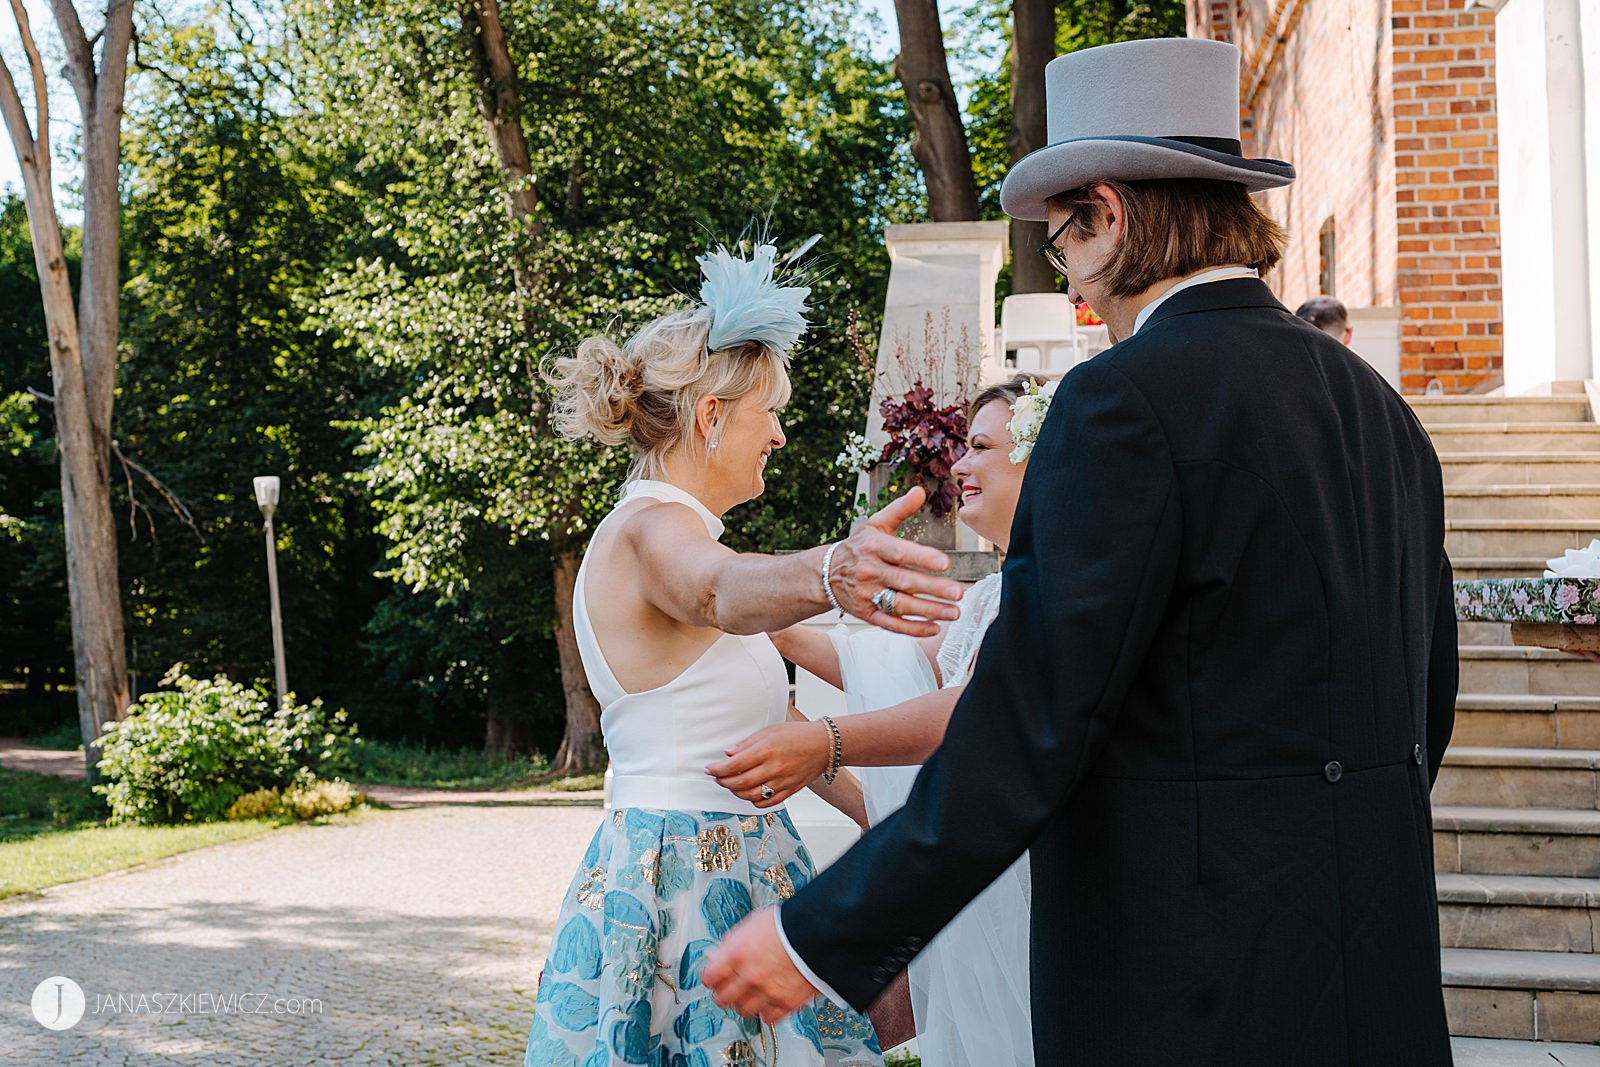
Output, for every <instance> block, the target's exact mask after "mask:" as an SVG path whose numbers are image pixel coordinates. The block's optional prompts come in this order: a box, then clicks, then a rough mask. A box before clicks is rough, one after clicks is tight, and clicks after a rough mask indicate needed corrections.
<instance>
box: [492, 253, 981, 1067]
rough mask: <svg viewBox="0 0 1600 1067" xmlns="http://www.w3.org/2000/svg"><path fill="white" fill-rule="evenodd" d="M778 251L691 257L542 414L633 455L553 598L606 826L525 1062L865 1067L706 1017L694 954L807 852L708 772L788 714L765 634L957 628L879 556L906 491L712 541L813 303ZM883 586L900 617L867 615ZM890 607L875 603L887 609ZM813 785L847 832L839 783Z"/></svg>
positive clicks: (846, 1033)
mask: <svg viewBox="0 0 1600 1067" xmlns="http://www.w3.org/2000/svg"><path fill="white" fill-rule="evenodd" d="M775 256H776V252H775V250H774V249H773V247H772V246H771V245H765V244H763V245H760V246H759V247H758V248H757V249H756V250H755V254H754V256H753V258H751V259H749V260H744V259H740V258H737V257H734V256H732V255H730V254H729V253H728V252H727V251H726V250H724V249H718V250H717V251H716V252H714V253H713V254H711V255H708V256H703V257H701V258H700V264H701V268H702V271H703V272H704V279H703V282H704V284H703V285H702V288H701V302H699V303H697V304H696V305H694V306H693V307H690V308H687V309H685V310H682V311H678V312H674V313H672V314H669V315H666V316H663V317H662V318H659V319H656V320H655V321H654V322H651V323H649V324H648V325H646V326H645V327H644V328H643V329H641V330H640V331H639V332H638V333H637V334H635V335H634V337H633V338H632V339H631V340H630V341H629V342H628V343H627V345H626V346H625V347H623V346H618V345H616V344H615V343H614V342H612V341H610V340H608V339H606V338H603V337H594V338H590V339H589V340H587V341H585V342H583V344H581V345H579V346H578V349H577V351H576V353H575V354H574V355H573V356H571V357H569V358H566V359H562V360H558V361H556V364H555V369H554V372H553V374H552V380H553V381H554V382H555V384H556V386H557V391H558V401H557V406H556V418H557V422H558V425H559V426H560V427H561V429H562V431H563V432H564V433H566V434H567V435H569V436H572V437H578V436H583V435H589V436H593V437H595V438H597V439H598V440H600V441H601V442H603V443H605V444H608V445H620V444H624V443H626V444H629V445H631V446H632V448H633V450H634V452H635V455H636V459H635V463H634V466H633V469H632V470H631V471H630V472H629V476H628V481H627V484H626V489H625V490H624V492H623V495H622V499H621V501H620V502H619V503H618V505H617V506H616V508H615V509H614V510H613V511H612V512H611V513H610V514H609V515H607V516H606V518H605V519H604V520H602V521H601V522H600V524H599V525H598V526H597V527H596V528H595V531H594V536H593V538H592V540H591V542H590V544H589V548H588V550H587V551H586V552H585V553H584V558H583V564H582V566H581V567H580V569H579V572H578V579H577V585H576V588H575V590H574V594H573V629H574V632H575V636H576V638H577V642H578V648H579V652H580V655H581V657H582V660H583V668H584V673H585V674H586V675H587V677H588V680H589V686H590V688H591V689H592V690H593V692H594V695H595V697H596V699H597V700H598V701H599V702H600V705H601V708H602V712H601V717H600V725H601V728H602V730H603V731H604V733H605V740H606V745H607V748H608V749H609V752H610V756H611V764H612V769H613V772H614V784H613V793H612V796H613V805H614V810H613V811H612V812H611V813H610V815H609V816H608V817H607V818H606V819H605V821H604V822H602V823H601V825H600V828H599V829H598V830H597V831H596V833H595V835H594V839H593V840H592V841H591V842H590V844H589V848H588V851H587V852H586V853H585V854H584V856H583V860H582V862H581V864H580V866H579V869H578V871H577V873H576V875H575V876H574V877H573V879H572V882H571V885H570V887H569V889H568V891H567V895H566V898H565V901H564V902H563V904H562V906H561V910H560V913H559V915H558V917H557V921H556V927H555V934H554V939H553V942H552V944H551V949H550V955H549V958H548V960H547V961H546V965H545V969H544V971H543V973H542V975H541V977H540V982H539V988H538V993H537V1001H536V1004H535V1007H534V1015H533V1022H532V1025H531V1027H530V1030H529V1034H528V1046H527V1052H526V1056H525V1059H524V1063H525V1065H526V1067H596V1065H602V1064H625V1063H626V1064H646V1063H648V1064H652V1065H661V1067H707V1065H719V1067H757V1065H769V1067H770V1065H772V1064H776V1063H780V1062H781V1063H782V1064H784V1065H785V1067H881V1065H882V1062H883V1059H882V1055H881V1053H880V1051H879V1047H878V1042H877V1038H876V1035H875V1034H874V1031H873V1028H872V1026H871V1024H870V1023H869V1022H868V1020H867V1019H866V1018H865V1017H863V1016H861V1015H858V1014H856V1013H854V1012H850V1011H846V1010H844V1009H842V1008H839V1007H838V1006H836V1005H834V1004H832V1003H829V1002H827V1001H824V1000H822V999H820V998H819V999H818V1000H816V1001H814V1002H813V1004H812V1005H811V1006H809V1007H807V1008H805V1009H803V1010H801V1011H800V1012H799V1013H797V1014H796V1015H794V1016H791V1017H790V1018H788V1019H785V1020H784V1021H782V1022H780V1023H778V1024H777V1025H776V1026H775V1027H774V1026H768V1025H766V1024H764V1023H762V1022H761V1021H760V1020H759V1019H742V1018H740V1017H739V1016H738V1015H736V1014H735V1013H733V1012H732V1011H730V1010H727V1009H724V1008H721V1007H719V1006H718V1005H717V1004H716V1003H715V1001H714V1000H713V998H712V996H711V993H710V991H709V990H708V989H707V988H706V986H705V984H704V983H703V982H702V981H701V970H702V967H703V964H704V959H705V955H706V953H707V951H708V950H709V949H710V948H711V947H712V946H713V945H714V944H715V942H716V940H717V939H718V938H720V937H721V936H723V935H724V934H726V933H727V932H728V930H729V929H731V928H732V927H733V926H734V925H735V924H736V923H737V922H739V920H740V919H742V918H743V917H744V916H745V915H747V914H749V913H750V912H751V911H752V910H754V909H756V908H760V907H764V906H766V905H769V904H773V903H776V902H778V901H781V900H784V899H787V898H788V897H790V896H792V895H793V894H794V893H795V891H796V889H798V888H799V887H801V886H803V885H805V884H806V883H807V882H808V881H809V880H810V879H811V878H812V876H813V874H814V870H813V868H812V865H811V858H810V856H809V855H807V853H806V850H805V847H804V846H803V845H802V844H801V842H800V838H799V836H798V835H797V834H796V832H795V828H794V824H793V823H792V822H791V821H790V819H789V816H788V814H787V813H786V812H785V811H784V810H783V809H782V808H781V807H777V806H776V805H777V804H778V803H779V802H778V801H777V800H776V797H775V790H773V789H771V788H767V789H765V790H763V789H760V788H759V787H758V788H757V789H756V791H755V795H757V796H761V797H767V798H773V799H772V800H771V803H764V804H762V805H761V806H759V807H758V806H756V805H755V804H753V803H750V802H749V801H747V800H740V799H738V798H735V797H733V796H732V795H730V794H729V793H727V792H725V791H724V790H723V789H721V788H720V787H719V786H718V785H717V784H716V783H715V782H714V781H712V780H711V779H710V778H708V777H707V776H706V774H705V770H704V767H705V764H706V762H707V761H708V760H710V759H712V758H715V757H716V756H718V755H720V754H721V753H722V752H723V751H724V750H725V749H726V747H727V746H728V745H729V744H730V743H731V742H733V741H734V740H736V739H737V738H739V737H742V736H745V735H747V734H749V733H751V732H752V731H754V730H756V729H758V728H760V727H761V726H764V725H767V724H771V723H778V722H782V721H783V720H784V717H785V715H786V714H788V713H789V712H790V705H789V701H788V677H787V675H786V673H785V670H784V666H783V660H782V658H781V657H780V656H779V654H778V653H777V651H776V650H775V649H774V648H773V645H772V642H771V641H770V640H769V639H768V637H767V636H766V632H767V631H769V630H782V629H783V628H784V627H787V626H790V625H792V624H794V623H796V622H798V621H799V620H801V619H804V618H809V617H811V616H813V615H815V614H816V613H817V612H818V611H819V610H821V609H822V608H823V606H824V605H825V604H826V603H828V602H830V601H831V602H834V603H835V604H836V606H839V605H842V606H843V607H844V608H845V609H846V610H849V611H850V612H851V613H852V614H855V615H858V616H860V617H862V618H865V619H867V620H868V621H870V622H874V623H877V624H878V625H881V626H885V627H890V628H893V629H895V630H897V631H899V632H900V633H903V634H910V635H927V634H931V633H933V632H935V630H936V625H935V623H934V622H933V621H930V620H939V619H953V618H955V616H956V614H957V612H956V609H955V606H954V605H953V604H952V603H950V602H951V601H954V600H957V599H959V598H960V596H961V587H960V586H959V585H957V584H956V583H955V582H951V581H948V580H945V579H941V578H936V577H933V576H930V575H928V574H926V573H921V572H919V571H914V570H910V569H907V568H906V567H904V566H901V564H909V565H913V566H916V567H921V568H925V569H927V570H935V571H937V570H943V569H945V568H947V567H948V566H949V561H948V560H947V559H946V558H945V557H944V555H943V553H940V552H937V551H935V550H932V549H929V548H926V547H925V546H920V545H912V544H909V543H906V542H903V541H899V540H897V539H896V538H894V537H892V536H890V535H892V533H893V531H894V529H895V528H896V527H897V526H898V524H899V522H900V521H901V520H902V519H904V518H906V517H908V516H910V515H911V514H913V513H915V511H916V510H917V508H918V506H919V505H920V504H921V493H920V492H916V491H913V492H912V493H910V494H908V495H907V496H906V497H903V498H901V499H900V500H899V501H896V502H895V503H894V504H891V505H890V506H889V507H888V508H885V509H884V511H882V512H880V513H879V514H878V515H877V516H875V517H874V519H873V522H872V523H871V524H870V528H869V529H867V530H863V531H860V532H858V533H856V534H852V535H851V537H850V538H848V539H847V540H845V541H841V542H837V543H835V544H833V545H830V546H826V547H822V548H813V549H809V550H807V551H805V552H800V553H795V554H793V555H788V556H784V557H772V556H759V555H753V554H736V553H734V552H732V551H731V550H729V549H728V548H726V547H724V546H723V545H721V544H719V543H718V538H719V537H720V536H721V534H722V531H723V523H722V516H723V514H724V513H726V512H727V511H728V510H729V509H731V508H733V507H734V506H736V505H738V504H741V503H744V502H745V501H747V500H750V499H752V498H754V497H756V496H758V495H759V494H760V493H761V492H762V490H763V489H764V488H765V481H764V472H765V470H766V466H767V460H768V457H769V456H771V454H772V453H773V452H774V451H775V450H777V449H780V448H782V447H783V445H784V436H783V430H782V429H781V427H780V425H779V420H778V412H779V410H780V409H781V408H782V407H783V405H784V403H785V401H786V400H787V399H788V396H789V377H788V373H787V357H788V353H789V350H790V349H791V348H792V347H793V345H794V344H795V342H796V341H797V340H798V339H799V337H800V335H801V333H802V332H803V331H804V329H805V327H806V322H805V318H804V311H805V298H806V296H807V295H808V292H809V290H806V289H804V288H800V287H795V286H785V285H781V284H779V283H778V282H777V281H775V280H774V277H773V264H774V260H775ZM889 590H894V594H893V595H894V597H895V598H896V599H897V600H898V601H899V605H900V607H901V610H902V611H905V612H907V613H909V614H913V615H916V616H919V617H920V620H919V619H903V618H898V617H896V616H895V615H893V614H892V613H887V612H884V611H881V610H879V609H878V608H877V607H876V606H875V605H874V603H873V598H874V597H877V598H878V600H879V601H885V598H886V597H887V596H888V591H889ZM888 602H889V603H891V606H893V601H888ZM825 778H826V780H825V781H823V780H819V781H818V782H816V783H814V784H815V787H816V788H817V789H818V791H819V793H820V794H821V795H823V796H825V797H826V798H827V799H828V800H829V801H830V802H832V803H834V804H836V805H837V806H839V807H840V808H841V809H842V810H845V811H850V812H854V813H855V814H856V817H857V818H858V819H860V820H864V819H865V812H864V809H863V808H862V800H861V792H860V787H859V785H858V784H857V783H856V781H855V780H854V779H853V778H850V777H849V776H848V775H843V776H838V777H837V778H836V777H835V773H828V774H827V775H826V776H825Z"/></svg>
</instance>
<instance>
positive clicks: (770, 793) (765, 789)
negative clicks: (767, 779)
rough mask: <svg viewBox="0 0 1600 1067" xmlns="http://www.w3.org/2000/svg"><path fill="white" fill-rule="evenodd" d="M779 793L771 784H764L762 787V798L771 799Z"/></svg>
mask: <svg viewBox="0 0 1600 1067" xmlns="http://www.w3.org/2000/svg"><path fill="white" fill-rule="evenodd" d="M777 795H778V791H777V790H776V789H774V788H772V787H771V786H770V785H764V786H762V787H761V799H762V800H771V799H772V798H773V797H775V796H777Z"/></svg>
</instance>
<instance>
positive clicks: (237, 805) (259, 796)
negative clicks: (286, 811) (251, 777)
mask: <svg viewBox="0 0 1600 1067" xmlns="http://www.w3.org/2000/svg"><path fill="white" fill-rule="evenodd" d="M282 805H283V796H282V794H280V793H279V792H278V791H277V790H276V789H257V790H255V791H254V792H251V793H246V794H245V795H244V796H242V797H240V798H239V799H238V800H235V801H234V802H233V803H232V804H229V805H228V810H227V813H226V814H225V815H224V816H223V817H224V818H227V819H270V818H272V817H273V816H274V815H277V814H278V809H279V808H280V807H281V806H282Z"/></svg>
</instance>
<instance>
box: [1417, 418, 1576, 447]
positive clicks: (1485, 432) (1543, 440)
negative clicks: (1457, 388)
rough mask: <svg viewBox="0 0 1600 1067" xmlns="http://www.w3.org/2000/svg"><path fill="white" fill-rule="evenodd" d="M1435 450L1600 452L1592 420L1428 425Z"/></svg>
mask: <svg viewBox="0 0 1600 1067" xmlns="http://www.w3.org/2000/svg"><path fill="white" fill-rule="evenodd" d="M1428 436H1429V437H1431V438H1432V439H1433V449H1434V451H1435V452H1590V453H1595V452H1600V425H1597V424H1595V423H1592V422H1563V423H1554V424H1551V423H1539V422H1485V423H1450V424H1447V425H1441V426H1432V427H1429V428H1428Z"/></svg>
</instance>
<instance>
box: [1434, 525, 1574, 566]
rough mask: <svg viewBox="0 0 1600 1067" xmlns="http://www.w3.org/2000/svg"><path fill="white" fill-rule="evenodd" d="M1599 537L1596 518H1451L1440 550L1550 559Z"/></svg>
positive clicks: (1455, 553) (1464, 553)
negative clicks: (1442, 547) (1442, 548)
mask: <svg viewBox="0 0 1600 1067" xmlns="http://www.w3.org/2000/svg"><path fill="white" fill-rule="evenodd" d="M1597 537H1600V519H1455V518H1447V519H1445V524H1444V548H1445V551H1446V552H1448V553H1449V554H1450V557H1451V559H1454V558H1455V557H1456V556H1458V555H1460V556H1519V557H1524V558H1538V559H1551V558H1552V557H1555V556H1559V555H1561V553H1563V552H1565V551H1566V550H1567V549H1569V548H1584V547H1587V546H1588V544H1589V542H1590V541H1593V540H1594V539H1595V538H1597Z"/></svg>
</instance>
